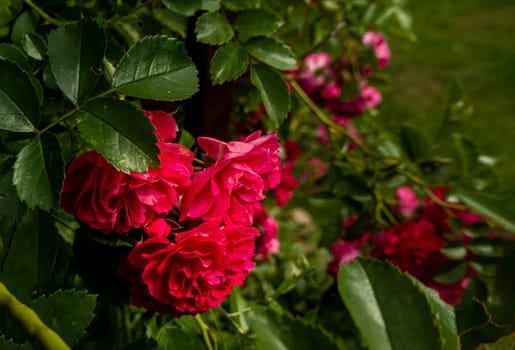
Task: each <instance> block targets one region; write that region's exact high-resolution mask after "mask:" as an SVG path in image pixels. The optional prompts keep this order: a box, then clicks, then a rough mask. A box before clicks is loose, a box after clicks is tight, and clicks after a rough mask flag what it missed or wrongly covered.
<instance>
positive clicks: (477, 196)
mask: <svg viewBox="0 0 515 350" xmlns="http://www.w3.org/2000/svg"><path fill="white" fill-rule="evenodd" d="M453 194H454V195H456V197H458V199H459V200H460V201H462V202H463V203H465V204H466V205H467V206H468V207H470V209H472V210H473V211H474V212H476V213H477V214H479V215H482V216H485V217H488V218H490V219H492V220H494V221H495V222H496V223H497V224H499V225H500V226H502V227H504V228H505V229H506V230H508V231H510V232H515V201H514V199H513V198H509V197H505V198H503V197H499V196H496V195H493V194H486V193H481V192H469V191H456V192H453Z"/></svg>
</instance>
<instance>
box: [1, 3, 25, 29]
mask: <svg viewBox="0 0 515 350" xmlns="http://www.w3.org/2000/svg"><path fill="white" fill-rule="evenodd" d="M22 5H23V0H2V1H1V2H0V26H4V25H6V24H8V23H9V22H10V21H11V20H12V19H13V18H14V17H16V15H17V14H18V12H20V11H21V8H22Z"/></svg>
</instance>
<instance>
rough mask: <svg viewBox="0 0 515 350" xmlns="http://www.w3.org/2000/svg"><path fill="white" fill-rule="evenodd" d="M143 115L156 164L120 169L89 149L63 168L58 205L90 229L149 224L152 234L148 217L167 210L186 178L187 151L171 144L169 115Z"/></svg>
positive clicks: (189, 158)
mask: <svg viewBox="0 0 515 350" xmlns="http://www.w3.org/2000/svg"><path fill="white" fill-rule="evenodd" d="M146 115H147V116H148V117H149V118H150V119H151V120H152V122H153V123H154V125H155V126H156V135H157V137H158V140H159V141H158V143H157V144H158V146H159V149H160V153H159V159H160V162H161V166H160V167H159V168H151V169H149V171H148V172H147V173H134V172H131V173H129V174H126V173H124V172H122V171H119V170H116V169H115V168H114V166H113V165H111V164H109V163H108V162H107V160H105V158H104V157H103V156H102V155H100V154H98V153H97V152H95V151H88V152H86V153H84V154H82V155H80V156H79V157H77V158H75V159H74V160H73V161H72V162H71V164H70V166H69V167H68V170H67V173H66V176H65V180H64V185H63V191H62V195H61V206H62V207H63V208H64V209H65V210H66V211H67V212H68V213H70V214H73V215H75V216H77V218H78V219H79V220H80V221H82V222H83V223H85V224H86V225H87V226H89V227H90V228H93V229H96V230H100V231H102V232H104V233H106V234H108V233H111V232H114V233H127V232H129V231H130V230H131V229H136V228H141V227H145V226H147V225H151V227H152V229H151V230H152V231H153V232H154V234H155V233H156V232H155V231H156V229H158V227H157V225H158V224H153V221H154V220H157V219H158V218H159V215H164V214H166V213H168V212H169V211H170V210H171V209H172V208H173V207H174V206H175V205H176V204H177V202H178V199H179V194H181V193H182V192H183V191H184V189H185V188H186V187H188V186H189V185H190V183H191V180H190V178H191V176H192V175H193V166H192V161H193V153H192V152H191V151H190V150H188V149H187V148H185V147H184V146H182V145H180V144H174V143H173V141H174V140H175V137H176V132H175V128H176V125H175V121H174V119H173V118H172V117H171V116H169V115H168V114H166V113H164V112H161V111H157V112H150V111H147V112H146ZM159 222H162V221H161V220H160V221H159ZM160 226H161V228H160V229H159V230H165V231H166V230H167V228H166V227H163V226H162V225H160Z"/></svg>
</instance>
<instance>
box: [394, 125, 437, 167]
mask: <svg viewBox="0 0 515 350" xmlns="http://www.w3.org/2000/svg"><path fill="white" fill-rule="evenodd" d="M400 142H401V146H402V148H403V150H404V152H405V153H406V155H407V156H408V158H409V159H410V160H412V161H417V160H421V159H426V158H428V154H429V149H430V148H431V143H430V142H429V138H428V136H427V135H426V133H425V132H424V131H422V129H420V128H418V127H415V126H411V125H403V126H402V128H401V131H400Z"/></svg>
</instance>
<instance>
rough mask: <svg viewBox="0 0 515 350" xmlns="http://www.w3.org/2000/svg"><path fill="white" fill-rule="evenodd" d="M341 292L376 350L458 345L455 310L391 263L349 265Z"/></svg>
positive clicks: (342, 275) (358, 261) (430, 349)
mask: <svg viewBox="0 0 515 350" xmlns="http://www.w3.org/2000/svg"><path fill="white" fill-rule="evenodd" d="M338 290H339V292H340V296H341V297H342V300H343V302H344V303H345V306H346V307H347V309H348V310H349V312H350V314H351V316H352V318H353V319H354V321H355V323H356V325H357V326H358V328H359V330H360V331H361V333H362V335H363V337H364V340H365V341H366V343H367V344H368V346H369V347H370V349H372V350H375V349H413V350H417V349H421V350H422V349H427V350H434V349H446V350H447V349H449V350H451V349H453V350H454V349H458V337H457V334H456V322H455V317H454V312H453V309H452V307H451V306H450V305H447V304H445V303H444V302H442V301H441V300H440V298H439V297H438V294H437V293H436V292H435V291H433V290H430V289H429V288H427V287H425V286H423V285H422V284H421V283H420V282H419V281H417V280H415V279H414V278H412V277H411V276H409V275H407V274H405V273H401V272H400V271H399V270H398V269H397V268H396V267H394V266H393V265H392V264H390V263H388V262H381V261H378V260H374V259H370V258H369V259H363V258H357V259H355V260H354V261H353V262H351V263H350V264H343V265H342V266H341V267H340V271H339V273H338Z"/></svg>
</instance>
